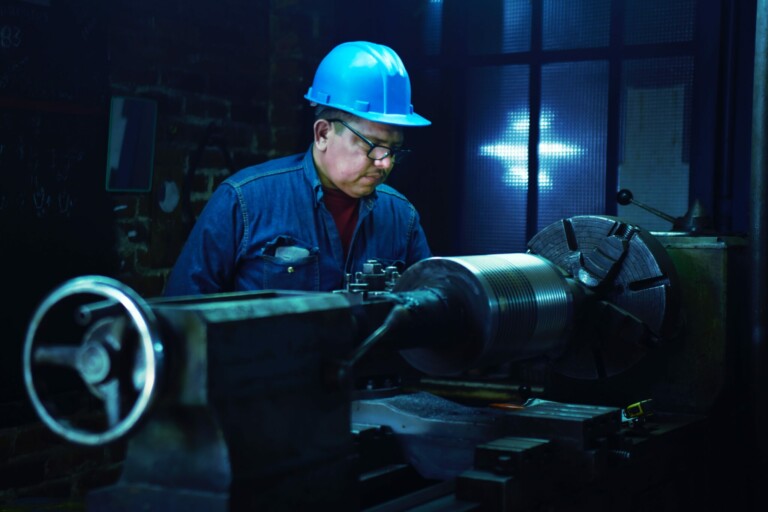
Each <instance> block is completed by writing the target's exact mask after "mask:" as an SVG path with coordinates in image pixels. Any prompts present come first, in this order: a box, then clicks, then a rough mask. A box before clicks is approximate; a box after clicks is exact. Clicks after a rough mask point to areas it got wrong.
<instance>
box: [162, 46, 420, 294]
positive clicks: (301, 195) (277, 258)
mask: <svg viewBox="0 0 768 512" xmlns="http://www.w3.org/2000/svg"><path fill="white" fill-rule="evenodd" d="M305 98H306V99H308V100H309V101H310V102H311V104H312V105H314V106H315V107H316V112H315V114H316V116H315V117H316V120H315V122H314V125H313V136H314V140H313V143H312V145H311V147H310V149H309V150H308V151H307V152H306V153H305V154H299V155H294V156H290V157H286V158H281V159H277V160H272V161H270V162H266V163H264V164H260V165H256V166H252V167H248V168H246V169H243V170H241V171H239V172H238V173H236V174H234V175H233V176H231V177H230V178H228V179H227V180H226V181H225V182H223V183H222V185H221V186H220V187H218V188H217V189H216V191H215V192H214V193H213V195H212V196H211V198H210V200H209V201H208V203H207V205H206V207H205V209H204V210H203V212H202V213H201V214H200V217H199V218H198V220H197V222H196V223H195V226H194V228H193V230H192V232H191V233H190V236H189V239H188V240H187V243H186V244H185V246H184V248H183V249H182V252H181V255H180V256H179V259H178V261H177V262H176V265H175V266H174V268H173V270H172V271H171V274H170V276H169V278H168V282H167V284H166V289H165V294H166V295H169V296H175V295H197V294H209V293H217V292H227V291H238V290H258V289H281V290H308V291H331V290H337V289H340V288H341V287H342V286H343V283H344V276H345V274H347V273H350V274H354V273H355V272H357V271H362V266H363V264H364V263H366V262H367V261H368V260H372V259H374V260H378V261H379V262H381V263H382V264H383V265H385V266H387V265H395V266H398V267H399V268H400V270H401V271H402V270H404V269H405V268H407V267H408V266H410V265H411V264H413V263H415V262H417V261H419V260H421V259H424V258H427V257H429V256H431V253H430V249H429V246H428V244H427V240H426V237H425V235H424V231H423V230H422V228H421V224H420V221H419V215H418V213H417V212H416V209H415V208H414V207H413V205H412V204H411V203H410V202H408V200H407V199H406V198H405V197H404V196H403V195H401V194H400V193H398V192H397V191H395V190H394V189H392V188H391V187H389V186H387V185H383V182H384V180H386V178H387V176H388V175H389V173H390V172H392V169H393V167H394V166H395V165H396V164H397V163H398V162H400V161H401V159H402V158H403V157H404V156H405V154H406V150H405V149H403V127H407V126H426V125H429V124H430V122H429V121H428V120H426V119H425V118H423V117H421V116H420V115H418V114H416V113H414V111H413V106H412V105H411V85H410V80H409V78H408V73H407V72H406V70H405V67H404V66H403V63H402V61H401V60H400V57H398V55H397V54H396V53H395V52H394V51H392V49H390V48H388V47H386V46H382V45H378V44H374V43H369V42H351V43H343V44H341V45H339V46H337V47H336V48H334V49H333V50H331V52H330V53H329V54H328V55H327V56H326V57H325V58H324V59H323V60H322V62H321V63H320V65H319V66H318V68H317V71H316V73H315V78H314V81H313V83H312V87H310V88H309V91H308V92H307V94H306V95H305Z"/></svg>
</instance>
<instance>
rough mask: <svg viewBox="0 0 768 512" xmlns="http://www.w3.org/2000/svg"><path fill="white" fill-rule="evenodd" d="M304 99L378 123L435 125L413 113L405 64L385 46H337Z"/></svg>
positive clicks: (366, 43)
mask: <svg viewBox="0 0 768 512" xmlns="http://www.w3.org/2000/svg"><path fill="white" fill-rule="evenodd" d="M304 97H305V98H306V99H308V100H309V101H310V102H312V103H314V104H317V105H325V106H328V107H333V108H337V109H339V110H343V111H345V112H349V113H351V114H354V115H356V116H358V117H362V118H363V119H367V120H369V121H373V122H376V123H385V124H394V125H400V126H427V125H429V124H432V123H431V122H430V121H428V120H427V119H425V118H423V117H422V116H420V115H419V114H416V113H415V112H414V111H413V105H412V104H411V81H410V79H409V78H408V72H407V71H406V70H405V66H404V65H403V61H402V60H400V57H399V56H398V55H397V54H396V53H395V52H394V51H393V50H392V49H391V48H389V47H387V46H384V45H381V44H375V43H368V42H365V41H357V42H351V43H342V44H340V45H338V46H337V47H335V48H334V49H333V50H331V51H330V53H328V55H326V56H325V58H324V59H323V60H322V61H321V62H320V65H319V66H318V67H317V71H316V72H315V79H314V81H313V82H312V87H310V88H309V90H308V91H307V94H306V95H304Z"/></svg>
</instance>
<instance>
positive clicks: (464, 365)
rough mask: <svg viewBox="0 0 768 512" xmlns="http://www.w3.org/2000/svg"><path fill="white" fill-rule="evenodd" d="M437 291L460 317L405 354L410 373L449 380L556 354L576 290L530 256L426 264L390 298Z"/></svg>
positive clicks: (567, 327)
mask: <svg viewBox="0 0 768 512" xmlns="http://www.w3.org/2000/svg"><path fill="white" fill-rule="evenodd" d="M419 288H436V289H440V290H441V291H442V292H443V293H444V294H445V295H446V297H448V300H449V301H450V302H451V303H452V304H453V305H454V306H455V309H456V310H457V311H458V312H459V314H460V316H461V318H460V319H446V322H451V325H452V326H455V327H456V329H452V330H446V329H443V330H436V331H435V332H436V335H438V336H441V337H443V338H445V339H442V340H429V343H425V346H424V347H419V348H412V349H407V350H403V351H402V352H401V353H402V355H403V357H405V359H406V360H407V361H408V362H409V363H410V364H411V365H412V366H413V367H414V368H416V369H418V370H420V371H423V372H425V373H428V374H431V375H455V374H458V373H461V372H463V371H466V370H468V369H471V368H476V367H480V366H487V365H493V364H500V363H504V362H507V361H515V360H522V359H528V358H531V357H536V356H541V355H556V354H559V353H560V352H561V351H562V349H563V348H564V346H565V344H566V342H567V340H568V337H569V333H570V328H571V325H572V320H573V310H574V288H573V286H572V285H571V283H570V281H569V280H568V279H567V276H566V274H564V273H563V272H562V271H561V270H560V269H559V268H558V267H556V266H555V265H553V264H552V263H551V262H549V261H547V260H546V259H544V258H541V257H539V256H535V255H532V254H494V255H483V256H464V257H454V258H430V259H427V260H423V261H421V262H419V263H417V264H416V265H414V266H413V267H411V268H409V269H408V270H407V271H406V272H405V273H404V274H403V276H402V277H401V278H400V280H399V281H398V283H397V285H396V287H395V292H403V291H410V290H416V289H419Z"/></svg>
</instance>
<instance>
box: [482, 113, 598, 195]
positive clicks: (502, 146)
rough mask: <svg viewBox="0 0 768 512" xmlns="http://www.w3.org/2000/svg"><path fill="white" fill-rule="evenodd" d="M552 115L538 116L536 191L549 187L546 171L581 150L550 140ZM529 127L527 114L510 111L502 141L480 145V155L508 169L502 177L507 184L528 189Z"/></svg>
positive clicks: (550, 184)
mask: <svg viewBox="0 0 768 512" xmlns="http://www.w3.org/2000/svg"><path fill="white" fill-rule="evenodd" d="M553 117H554V114H552V112H544V113H543V114H542V116H541V123H540V126H539V128H540V130H541V137H540V140H541V141H542V142H539V190H546V189H551V188H552V178H551V177H550V172H549V169H550V167H551V166H552V165H554V164H556V163H557V162H558V161H559V160H563V159H572V158H576V157H578V156H579V155H581V154H582V153H583V152H584V150H583V149H582V148H581V147H579V146H578V145H575V144H568V143H567V142H562V141H553V140H549V139H551V138H552V137H551V135H549V133H548V132H549V131H550V128H551V125H552V119H553ZM529 128H530V124H529V121H528V112H524V111H518V112H510V114H509V125H508V128H507V131H506V132H505V133H504V135H503V136H502V139H501V141H499V142H496V143H493V144H484V145H482V146H480V155H481V156H492V157H495V158H498V159H500V160H501V161H502V162H503V163H504V164H505V166H506V168H507V170H506V172H505V173H504V176H503V177H502V181H503V182H504V183H505V184H506V185H510V186H513V187H527V185H528V131H529Z"/></svg>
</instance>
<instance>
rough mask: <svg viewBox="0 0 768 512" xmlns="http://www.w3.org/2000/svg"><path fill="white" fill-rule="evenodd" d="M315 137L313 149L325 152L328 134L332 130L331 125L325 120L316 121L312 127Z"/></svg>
mask: <svg viewBox="0 0 768 512" xmlns="http://www.w3.org/2000/svg"><path fill="white" fill-rule="evenodd" d="M313 129H314V136H315V147H316V148H317V149H319V150H320V151H325V148H327V147H328V134H329V132H330V131H331V129H332V125H331V123H329V122H328V120H327V119H318V120H317V121H315V124H314V126H313Z"/></svg>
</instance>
